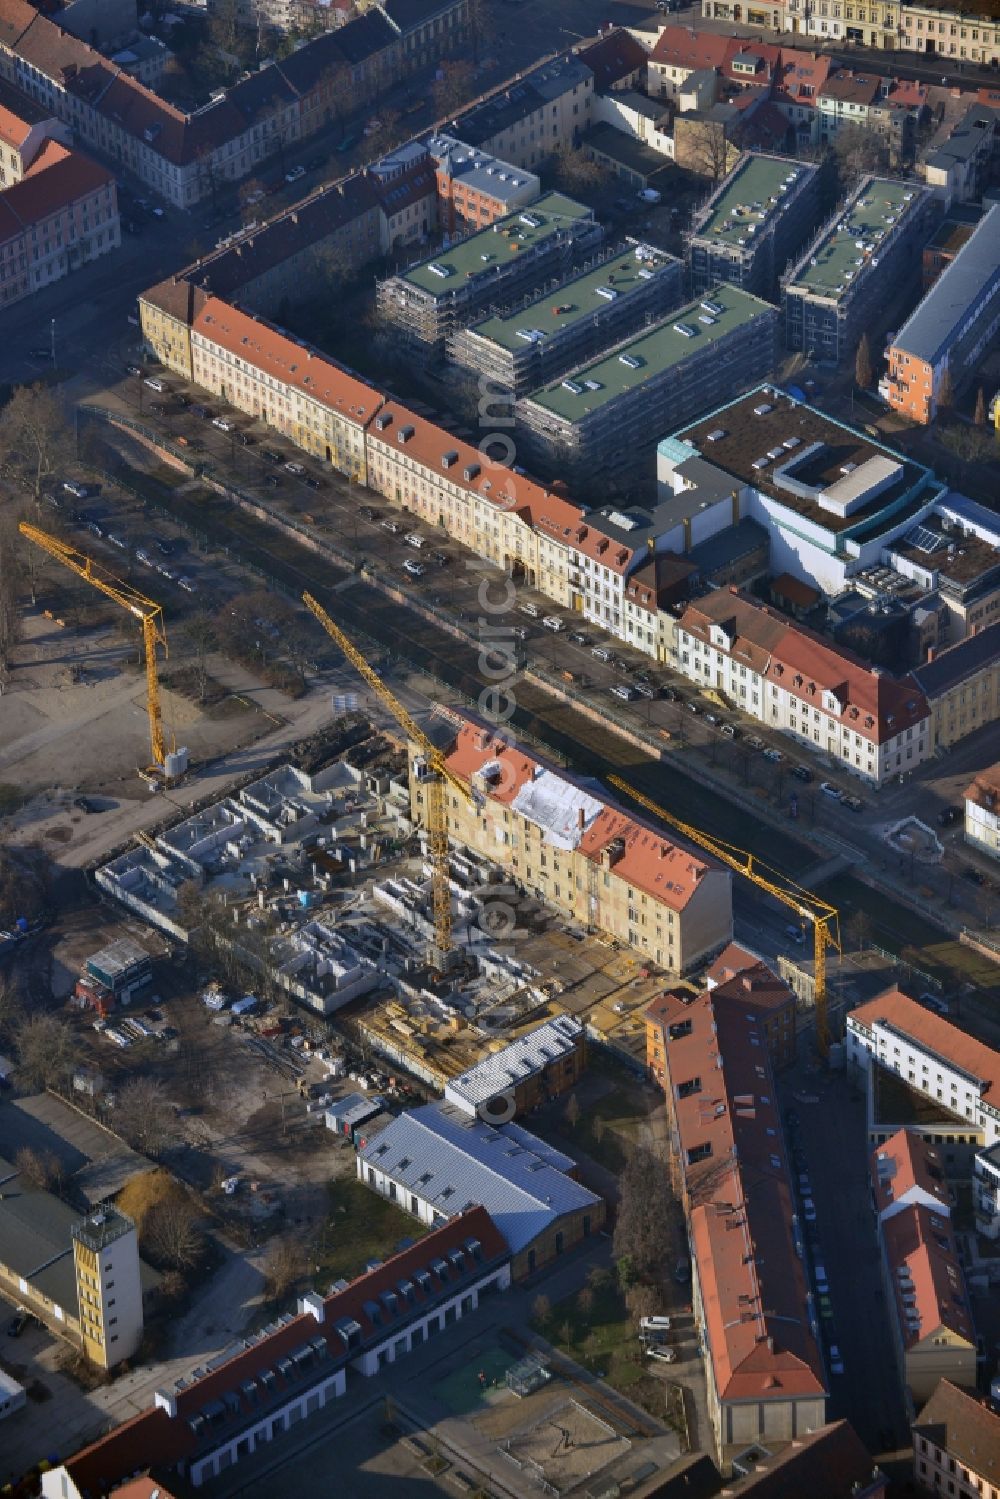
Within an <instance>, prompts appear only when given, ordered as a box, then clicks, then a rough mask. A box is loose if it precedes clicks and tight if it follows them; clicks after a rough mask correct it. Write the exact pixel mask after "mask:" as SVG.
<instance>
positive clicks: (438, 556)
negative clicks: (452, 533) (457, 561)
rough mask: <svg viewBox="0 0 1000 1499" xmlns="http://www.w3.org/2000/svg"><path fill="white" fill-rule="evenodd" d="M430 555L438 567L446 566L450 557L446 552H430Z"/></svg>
mask: <svg viewBox="0 0 1000 1499" xmlns="http://www.w3.org/2000/svg"><path fill="white" fill-rule="evenodd" d="M431 556H432V557H433V558H434V561H435V562H436V563H437V565H438V567H447V566H448V563H449V562H450V561H451V558H450V557H449V556H448V553H447V552H440V551H438V552H431Z"/></svg>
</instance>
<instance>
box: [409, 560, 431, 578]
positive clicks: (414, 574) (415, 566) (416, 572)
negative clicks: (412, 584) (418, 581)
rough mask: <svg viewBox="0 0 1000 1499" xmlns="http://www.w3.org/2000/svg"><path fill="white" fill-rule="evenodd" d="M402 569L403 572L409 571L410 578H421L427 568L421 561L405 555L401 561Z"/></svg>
mask: <svg viewBox="0 0 1000 1499" xmlns="http://www.w3.org/2000/svg"><path fill="white" fill-rule="evenodd" d="M403 571H404V573H409V575H410V577H411V578H422V577H423V575H424V573H425V572H426V571H427V569H426V568H425V567H424V565H423V563H421V562H416V561H414V559H413V558H412V557H407V559H406V561H405V562H404V563H403Z"/></svg>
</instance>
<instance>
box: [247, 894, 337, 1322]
mask: <svg viewBox="0 0 1000 1499" xmlns="http://www.w3.org/2000/svg"><path fill="white" fill-rule="evenodd" d="M263 893H264V892H263V891H261V894H263ZM306 1313H308V1314H309V1316H311V1317H315V1319H316V1321H317V1322H322V1321H323V1320H324V1318H325V1316H326V1303H325V1302H324V1300H323V1298H322V1296H319V1295H317V1293H316V1292H315V1291H309V1292H307V1294H306V1295H305V1296H300V1297H299V1316H304V1315H305V1314H306Z"/></svg>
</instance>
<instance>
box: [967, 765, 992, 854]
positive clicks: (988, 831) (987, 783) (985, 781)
mask: <svg viewBox="0 0 1000 1499" xmlns="http://www.w3.org/2000/svg"><path fill="white" fill-rule="evenodd" d="M964 801H965V841H966V843H968V844H970V845H971V846H972V847H973V848H977V849H978V850H979V852H980V853H983V854H989V856H990V858H991V859H1000V763H998V764H996V765H992V766H990V768H989V770H984V771H982V772H981V773H980V774H979V775H978V776H976V779H975V780H974V781H973V783H972V785H971V786H970V787H969V788H968V790H967V791H966V792H965V797H964Z"/></svg>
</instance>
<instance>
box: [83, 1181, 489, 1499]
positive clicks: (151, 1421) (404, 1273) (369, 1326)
mask: <svg viewBox="0 0 1000 1499" xmlns="http://www.w3.org/2000/svg"><path fill="white" fill-rule="evenodd" d="M470 1239H475V1240H478V1242H479V1244H480V1245H481V1248H482V1263H483V1266H484V1267H488V1266H490V1265H491V1264H494V1263H499V1262H502V1260H503V1259H504V1258H505V1256H506V1255H507V1254H508V1253H509V1250H508V1248H507V1243H506V1240H505V1239H504V1237H503V1235H502V1234H501V1233H500V1231H499V1229H498V1228H497V1227H496V1225H495V1224H494V1222H493V1220H492V1218H491V1217H490V1215H489V1213H487V1211H486V1209H485V1208H481V1207H476V1208H470V1209H469V1210H468V1211H467V1212H465V1213H460V1214H458V1215H457V1216H456V1217H454V1218H451V1219H449V1221H448V1222H447V1223H445V1224H442V1226H441V1227H440V1228H437V1229H433V1230H432V1231H431V1232H430V1233H429V1234H427V1235H425V1237H424V1238H422V1239H419V1240H418V1241H417V1242H416V1243H415V1244H412V1245H411V1246H410V1247H409V1248H408V1249H404V1250H401V1251H400V1253H398V1254H394V1255H392V1256H391V1257H390V1258H389V1259H388V1260H386V1261H385V1263H384V1264H382V1265H380V1266H378V1267H377V1268H376V1269H374V1270H369V1271H367V1272H366V1273H365V1274H364V1275H359V1276H358V1277H357V1279H356V1280H353V1281H351V1283H350V1285H348V1286H347V1288H346V1289H345V1290H343V1291H332V1292H331V1293H330V1294H329V1295H328V1296H326V1297H325V1298H324V1302H323V1305H324V1320H323V1322H322V1323H320V1322H317V1321H316V1320H315V1318H314V1317H313V1316H312V1315H311V1314H310V1313H308V1312H302V1313H299V1315H298V1316H295V1317H292V1318H291V1319H290V1320H289V1321H288V1322H286V1323H284V1325H282V1326H279V1327H278V1328H277V1329H276V1330H275V1331H274V1332H273V1333H271V1334H269V1335H268V1336H266V1337H262V1338H260V1339H259V1340H258V1341H257V1342H255V1343H251V1344H250V1346H249V1347H247V1348H246V1349H245V1350H244V1351H242V1352H241V1353H238V1354H237V1355H236V1356H235V1357H234V1358H231V1359H229V1360H228V1361H227V1362H226V1363H224V1364H221V1365H220V1366H219V1367H218V1368H216V1369H214V1370H212V1371H211V1372H208V1373H206V1374H204V1375H203V1376H202V1377H201V1378H199V1379H194V1378H192V1377H191V1376H188V1379H187V1380H186V1381H185V1387H184V1388H183V1389H182V1390H175V1391H168V1392H167V1393H168V1394H174V1395H175V1398H176V1401H177V1414H176V1416H174V1417H171V1416H170V1415H169V1414H168V1412H167V1411H166V1410H165V1409H164V1408H162V1407H161V1406H153V1407H151V1408H149V1409H147V1410H145V1411H142V1412H141V1413H140V1414H139V1415H138V1416H134V1417H133V1418H132V1420H131V1421H126V1422H125V1423H124V1424H123V1425H121V1426H117V1427H115V1429H114V1430H113V1431H111V1432H109V1434H108V1435H107V1436H106V1437H102V1438H101V1439H100V1440H99V1441H97V1442H94V1443H92V1444H91V1445H90V1446H89V1447H84V1448H83V1449H82V1450H81V1451H80V1452H78V1453H77V1454H76V1455H75V1456H74V1457H71V1458H69V1459H68V1460H67V1462H66V1465H65V1466H66V1470H67V1472H68V1474H69V1476H70V1478H71V1479H72V1481H73V1483H75V1484H76V1487H77V1488H78V1489H79V1490H80V1492H81V1493H86V1492H88V1491H89V1493H90V1494H91V1495H92V1496H95V1499H96V1496H97V1495H99V1494H105V1493H107V1492H108V1491H109V1490H110V1489H112V1488H113V1487H114V1485H115V1484H117V1483H120V1482H121V1481H122V1480H123V1479H125V1478H127V1477H129V1476H130V1475H131V1474H134V1473H136V1472H138V1471H141V1470H144V1469H148V1468H155V1467H158V1466H163V1467H166V1468H171V1467H173V1466H174V1465H175V1464H176V1463H177V1462H179V1461H180V1460H181V1459H183V1458H190V1457H192V1456H194V1455H196V1454H197V1452H198V1447H199V1442H198V1438H197V1436H196V1435H195V1433H194V1431H193V1430H192V1428H191V1425H190V1420H191V1417H192V1416H195V1415H197V1414H199V1413H200V1412H201V1411H203V1410H204V1408H205V1406H207V1405H209V1404H211V1403H212V1402H213V1401H217V1400H221V1399H222V1398H223V1397H224V1396H226V1395H235V1396H237V1397H238V1398H239V1401H240V1414H243V1413H244V1400H245V1397H244V1396H243V1394H242V1392H241V1389H240V1387H241V1385H242V1384H244V1383H245V1382H246V1381H247V1380H252V1379H254V1378H255V1377H256V1376H258V1375H259V1374H261V1373H263V1371H264V1370H266V1369H274V1366H275V1363H276V1360H278V1359H280V1358H282V1357H287V1356H288V1355H289V1354H290V1353H292V1352H293V1351H294V1350H295V1349H297V1348H300V1347H301V1346H302V1345H303V1344H304V1343H307V1342H309V1341H310V1340H311V1339H313V1338H317V1337H322V1338H323V1339H324V1340H325V1341H326V1343H327V1346H328V1347H329V1349H330V1353H331V1355H332V1358H333V1360H335V1361H336V1362H334V1363H333V1364H331V1366H330V1367H331V1372H332V1369H333V1368H334V1367H336V1364H337V1362H343V1358H344V1355H345V1353H346V1348H345V1344H344V1342H343V1339H342V1338H341V1336H340V1334H339V1333H338V1331H337V1324H338V1323H339V1322H341V1321H343V1320H344V1319H348V1320H353V1321H355V1322H357V1323H358V1324H359V1326H360V1328H361V1335H362V1340H363V1342H364V1343H367V1342H370V1341H374V1340H376V1339H377V1336H378V1335H379V1334H383V1335H384V1334H387V1333H389V1334H391V1325H390V1324H389V1322H388V1319H387V1320H386V1322H385V1324H384V1325H382V1326H379V1327H376V1326H375V1325H374V1324H373V1322H372V1321H371V1319H370V1317H369V1315H368V1313H367V1312H366V1310H365V1304H366V1302H376V1303H377V1302H378V1299H379V1297H380V1295H381V1294H382V1293H383V1292H384V1291H393V1290H396V1288H397V1286H398V1283H399V1282H400V1281H401V1280H412V1277H413V1276H414V1275H415V1273H416V1272H417V1271H418V1270H425V1269H427V1270H430V1266H431V1264H432V1262H433V1261H434V1260H436V1259H438V1258H445V1259H446V1257H447V1254H448V1252H449V1250H452V1249H461V1248H463V1247H464V1246H465V1244H466V1242H467V1241H468V1240H470ZM431 1276H432V1282H431V1284H432V1296H431V1298H430V1299H432V1300H436V1299H437V1298H438V1296H439V1295H440V1294H441V1292H442V1291H443V1289H444V1287H445V1286H446V1285H447V1284H449V1282H446V1281H443V1280H439V1278H438V1276H437V1275H436V1274H434V1272H433V1271H431ZM454 1284H455V1286H456V1288H457V1286H458V1285H459V1282H458V1281H455V1282H454ZM413 1293H414V1298H415V1301H414V1306H413V1311H414V1313H415V1314H419V1311H420V1308H421V1305H422V1304H423V1303H424V1302H425V1301H427V1300H428V1298H427V1297H426V1295H425V1293H424V1292H423V1291H422V1290H421V1288H420V1286H419V1284H418V1283H417V1282H416V1281H413ZM406 1320H408V1319H407V1318H404V1317H401V1318H400V1325H403V1324H404V1323H405V1321H406ZM276 1377H277V1382H278V1385H279V1388H280V1385H281V1383H282V1381H281V1375H280V1373H278V1374H277V1376H276ZM245 1409H246V1411H249V1410H250V1409H251V1407H249V1406H247V1407H245Z"/></svg>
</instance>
